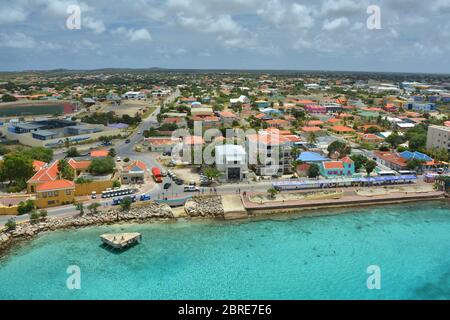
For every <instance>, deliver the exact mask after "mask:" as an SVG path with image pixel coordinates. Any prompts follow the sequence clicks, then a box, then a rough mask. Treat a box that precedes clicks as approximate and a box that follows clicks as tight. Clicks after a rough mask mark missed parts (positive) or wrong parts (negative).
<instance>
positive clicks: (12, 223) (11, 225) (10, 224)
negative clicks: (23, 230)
mask: <svg viewBox="0 0 450 320" xmlns="http://www.w3.org/2000/svg"><path fill="white" fill-rule="evenodd" d="M16 226H17V224H16V220H15V219H14V218H9V219H8V221H7V222H6V223H5V228H6V230H7V231H11V230H14V229H16Z"/></svg>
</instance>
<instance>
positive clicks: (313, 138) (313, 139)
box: [307, 132, 317, 144]
mask: <svg viewBox="0 0 450 320" xmlns="http://www.w3.org/2000/svg"><path fill="white" fill-rule="evenodd" d="M307 141H308V143H309V144H316V143H317V137H316V134H315V133H314V132H310V133H309V135H308V138H307Z"/></svg>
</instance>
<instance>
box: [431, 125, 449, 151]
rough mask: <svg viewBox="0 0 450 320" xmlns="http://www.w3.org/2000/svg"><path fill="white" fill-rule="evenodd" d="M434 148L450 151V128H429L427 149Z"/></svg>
mask: <svg viewBox="0 0 450 320" xmlns="http://www.w3.org/2000/svg"><path fill="white" fill-rule="evenodd" d="M433 148H436V149H445V150H447V151H450V127H444V126H429V127H428V134H427V149H433Z"/></svg>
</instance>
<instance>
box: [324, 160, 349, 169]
mask: <svg viewBox="0 0 450 320" xmlns="http://www.w3.org/2000/svg"><path fill="white" fill-rule="evenodd" d="M323 167H324V168H325V169H344V164H343V163H342V161H327V162H324V163H323Z"/></svg>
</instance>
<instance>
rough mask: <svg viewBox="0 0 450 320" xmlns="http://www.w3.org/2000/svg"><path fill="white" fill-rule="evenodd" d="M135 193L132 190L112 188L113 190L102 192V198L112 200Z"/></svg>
mask: <svg viewBox="0 0 450 320" xmlns="http://www.w3.org/2000/svg"><path fill="white" fill-rule="evenodd" d="M134 192H135V190H134V189H132V188H114V189H109V190H108V189H107V190H106V191H103V192H102V198H114V197H121V196H126V195H130V194H133V193H134Z"/></svg>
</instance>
